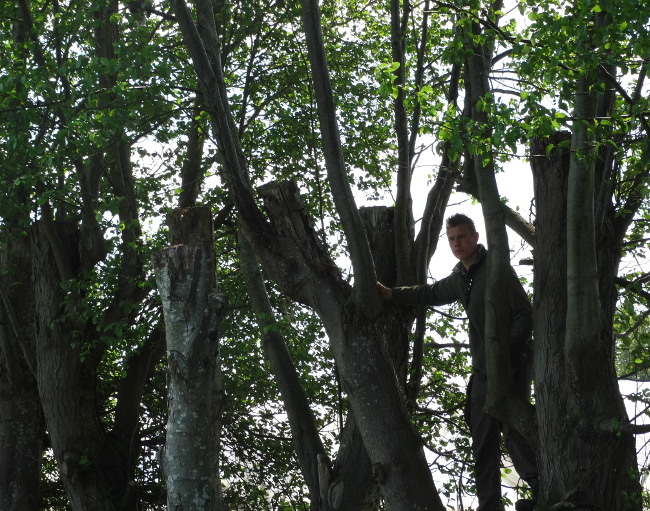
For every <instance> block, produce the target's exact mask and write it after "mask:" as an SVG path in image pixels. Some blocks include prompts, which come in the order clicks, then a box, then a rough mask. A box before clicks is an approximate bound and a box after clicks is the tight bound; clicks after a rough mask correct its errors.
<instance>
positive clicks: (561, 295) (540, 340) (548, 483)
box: [531, 133, 571, 504]
mask: <svg viewBox="0 0 650 511" xmlns="http://www.w3.org/2000/svg"><path fill="white" fill-rule="evenodd" d="M568 140H570V135H569V134H567V133H558V134H556V135H555V136H554V137H553V138H552V139H550V140H538V139H535V140H533V143H532V146H531V154H532V157H531V168H532V171H533V179H534V187H535V203H536V204H537V222H536V226H535V232H536V246H537V248H536V249H535V259H534V263H535V267H534V271H535V287H534V297H533V305H534V307H533V323H534V325H535V357H534V360H535V394H536V410H537V417H538V421H537V422H538V435H539V436H538V439H539V451H538V454H537V462H538V468H539V471H540V490H541V494H540V503H541V504H548V503H552V502H560V501H561V500H562V499H563V498H564V496H565V495H566V494H567V489H566V488H565V479H564V478H562V477H556V476H555V473H556V466H557V465H559V464H561V465H562V466H567V467H568V466H570V463H571V462H570V460H569V459H568V458H567V457H565V456H563V455H561V453H563V452H564V449H565V442H566V438H567V437H568V436H569V432H568V431H566V428H568V427H569V426H568V424H567V423H566V418H567V417H568V411H567V403H566V400H565V399H564V398H563V396H564V393H563V389H565V388H566V386H567V384H566V373H565V372H564V371H559V370H558V368H559V367H562V365H563V360H564V357H563V352H562V346H563V345H564V332H565V328H566V311H567V298H566V292H565V291H564V289H566V198H567V196H566V193H567V179H568V172H569V150H568V149H567V148H564V149H562V146H560V145H559V143H560V142H565V143H566V142H567V141H568ZM548 144H553V145H554V146H555V147H556V148H555V149H554V150H553V152H552V153H551V155H550V156H546V147H547V145H548ZM558 431H562V432H563V433H562V434H558Z"/></svg>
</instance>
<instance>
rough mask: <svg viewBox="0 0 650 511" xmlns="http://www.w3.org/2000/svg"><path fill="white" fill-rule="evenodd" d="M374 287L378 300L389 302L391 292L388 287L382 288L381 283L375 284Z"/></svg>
mask: <svg viewBox="0 0 650 511" xmlns="http://www.w3.org/2000/svg"><path fill="white" fill-rule="evenodd" d="M375 287H376V288H377V293H378V294H379V298H381V299H382V300H390V299H391V298H392V297H393V291H392V290H391V289H390V288H389V287H386V286H384V285H383V284H382V283H381V282H377V283H375Z"/></svg>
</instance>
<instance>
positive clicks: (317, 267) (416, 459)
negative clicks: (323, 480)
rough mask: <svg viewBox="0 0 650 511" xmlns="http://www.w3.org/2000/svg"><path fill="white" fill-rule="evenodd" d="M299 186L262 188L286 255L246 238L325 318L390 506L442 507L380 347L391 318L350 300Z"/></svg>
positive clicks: (286, 285) (384, 343)
mask: <svg viewBox="0 0 650 511" xmlns="http://www.w3.org/2000/svg"><path fill="white" fill-rule="evenodd" d="M297 192H298V191H297V188H296V186H295V185H294V184H291V183H283V184H282V185H275V186H273V187H268V188H267V187H265V190H264V199H265V204H266V209H267V212H268V214H269V216H270V218H271V222H272V224H273V226H274V229H275V232H276V233H277V239H276V240H275V243H274V245H273V246H274V248H276V247H283V251H284V254H285V255H284V257H282V256H277V257H274V258H270V257H269V254H267V253H266V249H267V246H266V245H264V246H260V245H256V242H257V243H259V240H258V239H257V238H256V237H255V236H254V235H253V234H252V233H248V238H249V240H251V242H252V245H253V246H254V247H255V249H256V251H258V252H259V254H260V259H261V260H262V261H266V262H267V263H268V264H267V266H266V270H267V272H269V273H270V274H271V275H272V276H273V278H274V279H275V280H276V282H278V283H281V285H282V286H283V287H284V289H285V291H286V292H288V294H289V295H290V296H292V297H294V298H295V299H298V300H299V301H302V302H303V303H305V304H306V305H309V306H312V307H314V309H315V310H316V312H317V313H318V314H319V316H320V317H321V319H322V320H323V325H324V327H325V329H326V331H327V333H328V336H329V339H330V342H331V345H332V349H333V352H334V357H335V360H336V364H337V367H338V369H339V373H340V375H341V380H342V383H343V386H344V389H345V390H346V393H347V394H348V396H349V399H350V403H351V406H352V410H353V413H354V417H355V420H356V422H357V424H358V426H359V431H360V433H361V437H362V438H363V442H364V445H365V447H366V449H367V451H368V455H369V457H370V461H371V464H372V469H373V474H374V476H375V478H376V480H377V482H378V483H379V485H380V486H381V489H382V494H383V497H384V500H385V502H386V507H387V509H390V510H395V509H397V510H401V509H427V510H442V509H443V506H442V503H441V501H440V498H439V496H438V493H437V491H436V488H435V485H434V484H433V480H432V477H431V473H430V471H429V467H428V465H427V462H426V459H425V457H424V451H423V447H422V443H421V440H420V438H419V436H418V435H417V433H416V432H415V431H414V429H413V427H412V425H411V423H410V420H409V418H408V412H407V410H406V407H405V404H404V394H403V392H402V390H400V386H399V384H398V379H397V375H396V373H395V370H394V367H393V366H392V365H391V364H390V363H389V362H388V360H387V357H386V356H385V355H384V353H383V348H382V347H383V346H388V345H389V343H388V341H386V340H385V339H386V338H385V336H386V332H387V331H388V329H387V323H386V322H387V320H389V318H386V317H384V315H381V316H379V317H377V318H374V319H369V318H368V317H366V316H365V314H364V313H363V312H362V311H360V310H358V309H356V308H355V306H354V304H353V300H349V298H350V297H351V294H350V290H349V288H347V287H346V286H345V285H344V283H343V282H341V281H340V279H341V276H340V274H339V273H338V271H337V270H336V267H335V266H334V265H333V263H332V262H331V260H329V258H328V257H327V255H326V253H324V251H323V250H322V247H320V244H319V242H318V240H317V239H316V237H315V236H314V231H313V229H312V228H311V226H310V224H309V221H308V218H307V216H306V214H305V212H304V208H303V207H302V205H301V204H300V200H299V197H298V193H297ZM291 247H293V248H291ZM344 483H345V482H344Z"/></svg>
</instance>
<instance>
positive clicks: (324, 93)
mask: <svg viewBox="0 0 650 511" xmlns="http://www.w3.org/2000/svg"><path fill="white" fill-rule="evenodd" d="M302 6H303V13H302V17H303V24H304V30H305V37H306V40H307V50H308V54H309V61H310V64H311V70H312V76H313V82H314V89H315V92H316V101H317V104H318V116H319V120H320V129H321V137H322V139H323V153H324V157H325V165H326V167H327V176H328V178H329V182H330V187H331V190H332V197H333V199H334V203H335V205H336V211H337V213H338V214H339V218H340V220H341V224H342V226H343V231H344V232H345V237H346V240H347V243H348V248H349V251H350V259H351V261H352V269H353V272H354V286H355V301H356V304H357V306H358V307H359V309H360V310H362V311H363V312H364V314H365V315H367V316H368V317H374V316H375V315H376V314H378V313H379V311H380V310H381V303H380V299H379V296H378V295H377V291H376V289H375V282H376V281H377V276H376V273H375V266H374V262H373V259H372V254H371V251H370V246H369V244H368V240H367V238H366V233H365V230H364V227H363V222H362V221H361V217H360V216H359V210H358V209H357V206H356V204H355V201H354V196H353V195H352V190H351V188H350V183H349V181H348V176H347V174H346V171H345V162H344V160H343V151H342V148H341V140H340V136H339V130H338V124H337V121H336V108H335V104H334V97H333V92H332V85H331V83H330V78H329V71H328V67H327V59H326V57H325V48H324V44H323V36H322V31H321V25H320V11H319V8H318V0H303V1H302Z"/></svg>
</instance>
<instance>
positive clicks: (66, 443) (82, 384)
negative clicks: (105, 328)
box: [32, 222, 121, 511]
mask: <svg viewBox="0 0 650 511" xmlns="http://www.w3.org/2000/svg"><path fill="white" fill-rule="evenodd" d="M33 232H34V244H33V258H32V261H33V267H34V273H33V275H34V284H35V309H36V311H37V315H36V367H37V381H38V389H39V393H40V396H41V404H42V406H43V412H44V415H45V420H46V423H47V431H48V433H49V436H50V441H51V445H52V450H53V452H54V457H55V459H56V461H57V464H58V466H59V470H60V475H61V478H62V480H63V482H64V485H65V488H66V493H67V495H68V499H69V502H70V508H71V509H73V510H79V511H81V510H87V509H93V510H97V511H104V510H105V511H113V510H114V509H115V507H114V505H113V498H114V497H115V495H113V493H112V491H117V492H119V491H120V490H121V488H114V487H112V486H110V485H107V484H106V478H108V477H109V476H110V475H109V470H107V469H106V466H105V462H106V455H105V454H106V453H105V451H104V448H105V435H104V430H103V426H102V424H101V421H100V420H99V418H98V416H97V396H96V387H97V382H96V365H97V358H96V355H95V352H94V351H93V350H94V346H92V345H91V342H90V341H89V340H88V339H84V337H83V334H84V328H83V323H79V322H78V321H77V316H76V315H75V314H72V313H71V310H69V309H68V310H66V309H65V306H64V305H63V304H64V303H65V301H66V299H68V300H69V302H68V305H72V303H74V291H70V292H68V293H65V292H64V290H63V287H62V279H61V274H60V271H61V268H60V266H58V265H56V264H55V262H54V261H55V255H54V253H55V250H53V246H52V240H56V242H55V243H56V245H58V247H57V249H56V251H62V252H64V253H65V254H67V260H68V261H71V264H70V268H71V269H72V270H70V271H73V270H74V268H78V263H79V261H78V258H77V257H75V256H74V254H75V253H76V252H75V250H76V247H77V246H78V239H79V238H78V235H77V231H76V228H75V226H74V225H71V224H52V225H48V226H46V225H44V224H43V223H42V222H39V223H38V224H36V225H35V226H34V228H33ZM70 300H71V301H72V302H70Z"/></svg>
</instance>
